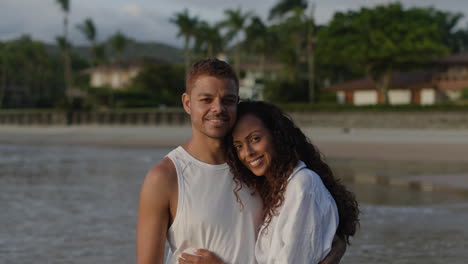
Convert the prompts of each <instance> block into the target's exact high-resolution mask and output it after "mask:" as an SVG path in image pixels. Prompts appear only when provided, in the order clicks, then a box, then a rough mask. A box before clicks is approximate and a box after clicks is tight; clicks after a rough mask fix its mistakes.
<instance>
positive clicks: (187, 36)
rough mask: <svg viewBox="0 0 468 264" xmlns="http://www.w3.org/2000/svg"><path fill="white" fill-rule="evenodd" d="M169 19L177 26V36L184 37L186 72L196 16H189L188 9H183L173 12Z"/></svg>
mask: <svg viewBox="0 0 468 264" xmlns="http://www.w3.org/2000/svg"><path fill="white" fill-rule="evenodd" d="M169 21H170V22H171V23H173V24H175V25H177V26H178V27H179V33H177V37H183V38H184V57H185V72H188V70H189V68H190V61H191V52H190V40H191V39H192V38H193V37H194V36H195V34H196V29H197V24H198V17H196V16H194V17H192V16H190V14H189V12H188V10H187V9H185V10H184V11H182V12H179V13H175V14H174V16H173V17H172V18H171V19H170V20H169Z"/></svg>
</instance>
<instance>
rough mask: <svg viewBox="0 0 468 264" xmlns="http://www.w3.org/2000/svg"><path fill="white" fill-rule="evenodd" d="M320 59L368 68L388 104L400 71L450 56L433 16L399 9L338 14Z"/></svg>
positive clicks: (324, 40)
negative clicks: (395, 75)
mask: <svg viewBox="0 0 468 264" xmlns="http://www.w3.org/2000/svg"><path fill="white" fill-rule="evenodd" d="M318 39H319V40H320V42H319V46H318V47H317V53H318V54H321V55H323V57H324V58H325V59H324V61H326V63H329V64H343V65H347V66H348V67H362V68H363V69H364V70H365V72H366V73H367V74H368V75H369V76H370V77H371V78H372V79H373V80H374V82H375V83H376V86H377V87H378V89H379V91H380V93H381V95H382V99H383V102H385V103H388V94H387V93H388V86H389V83H390V79H391V76H392V73H393V72H394V71H396V70H398V71H404V70H410V69H412V68H414V67H417V66H420V65H423V64H425V63H427V62H429V61H431V60H434V59H437V58H439V57H440V56H443V55H445V54H447V53H448V48H447V47H446V46H445V45H443V44H442V43H443V42H442V39H441V34H440V30H439V28H438V26H437V24H434V23H433V17H432V15H431V12H430V10H428V9H421V8H411V9H408V10H404V9H403V7H402V5H401V4H399V3H394V4H389V5H381V6H377V7H375V8H373V9H369V8H361V9H360V10H359V11H348V12H346V13H342V12H338V13H336V14H335V15H334V17H333V19H332V21H331V22H330V24H329V25H328V26H327V27H325V28H324V29H323V30H321V31H320V32H319V37H318Z"/></svg>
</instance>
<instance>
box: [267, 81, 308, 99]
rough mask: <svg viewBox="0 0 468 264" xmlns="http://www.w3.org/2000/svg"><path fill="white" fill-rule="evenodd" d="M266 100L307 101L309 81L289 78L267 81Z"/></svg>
mask: <svg viewBox="0 0 468 264" xmlns="http://www.w3.org/2000/svg"><path fill="white" fill-rule="evenodd" d="M263 91H264V92H263V96H264V98H265V100H266V101H270V102H273V103H286V102H306V101H307V98H308V94H307V83H305V82H300V81H290V80H287V79H281V80H274V81H266V82H265V88H264V90H263Z"/></svg>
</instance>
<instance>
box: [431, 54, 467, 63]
mask: <svg viewBox="0 0 468 264" xmlns="http://www.w3.org/2000/svg"><path fill="white" fill-rule="evenodd" d="M437 62H438V63H439V64H442V65H468V52H467V53H459V54H453V55H450V56H448V57H445V58H442V59H440V60H438V61H437Z"/></svg>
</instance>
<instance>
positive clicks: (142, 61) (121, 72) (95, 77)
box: [83, 58, 161, 90]
mask: <svg viewBox="0 0 468 264" xmlns="http://www.w3.org/2000/svg"><path fill="white" fill-rule="evenodd" d="M152 63H155V64H157V63H161V61H159V60H156V59H151V58H138V59H131V60H126V61H121V62H116V63H112V64H107V65H98V66H96V67H92V68H88V69H86V70H84V71H83V73H84V74H89V75H90V85H91V87H104V86H106V87H111V88H112V89H116V90H120V89H125V88H126V87H127V86H128V85H129V84H130V83H131V81H132V80H133V78H135V77H136V76H138V74H139V73H140V72H141V71H142V70H143V68H144V66H145V65H147V64H152Z"/></svg>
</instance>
